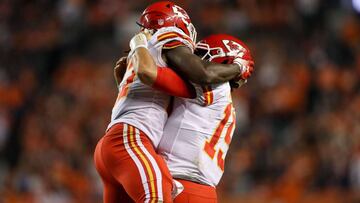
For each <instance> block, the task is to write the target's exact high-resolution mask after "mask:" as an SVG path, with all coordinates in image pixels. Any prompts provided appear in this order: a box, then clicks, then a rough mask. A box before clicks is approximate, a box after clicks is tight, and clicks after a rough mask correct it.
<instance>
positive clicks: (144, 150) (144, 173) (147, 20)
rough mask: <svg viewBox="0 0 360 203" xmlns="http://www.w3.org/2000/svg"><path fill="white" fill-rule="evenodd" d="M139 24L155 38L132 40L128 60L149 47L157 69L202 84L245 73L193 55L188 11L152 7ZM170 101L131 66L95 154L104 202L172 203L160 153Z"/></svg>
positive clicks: (236, 66)
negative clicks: (169, 70) (169, 68)
mask: <svg viewBox="0 0 360 203" xmlns="http://www.w3.org/2000/svg"><path fill="white" fill-rule="evenodd" d="M139 24H140V25H141V26H142V27H143V29H147V30H150V31H151V32H152V33H153V36H152V37H151V39H150V40H149V41H148V42H147V43H146V45H145V44H142V43H138V42H139V40H137V39H136V37H135V38H133V40H132V41H131V42H130V45H131V48H132V51H131V52H130V53H129V57H132V56H133V55H134V52H137V51H136V50H137V49H140V48H145V47H146V48H147V49H148V51H149V52H150V54H151V56H152V58H154V60H155V63H156V65H157V66H167V65H169V66H171V67H172V68H174V70H176V72H178V73H179V74H181V75H182V76H183V77H185V78H187V79H189V80H190V81H191V82H193V83H195V84H201V85H207V84H213V83H220V82H226V81H228V80H231V79H233V78H234V77H237V76H239V75H240V74H241V73H242V67H243V66H242V65H239V64H236V63H234V64H228V65H222V64H217V63H210V62H203V61H202V60H201V59H200V58H199V57H197V56H196V55H194V54H193V49H194V41H195V37H196V31H195V29H194V26H193V25H192V24H191V21H190V18H189V17H188V15H187V14H186V12H185V11H184V10H183V9H182V8H180V7H179V6H177V5H175V4H174V3H172V2H168V1H164V2H157V3H154V4H152V5H150V6H149V7H147V8H146V9H145V11H144V12H143V14H142V16H141V18H140V23H139ZM135 55H137V53H135ZM169 101H170V96H169V95H167V94H165V93H163V92H161V91H157V90H155V89H154V88H152V87H149V86H148V85H145V84H143V83H142V82H141V81H140V80H139V78H138V77H137V75H136V70H135V68H134V65H133V63H132V62H130V63H128V66H127V69H126V72H125V75H124V78H123V80H122V82H121V83H120V85H119V94H118V98H117V100H116V102H115V105H114V107H113V110H112V115H111V122H110V124H109V126H108V128H107V131H106V133H105V136H104V137H102V138H101V140H100V141H99V142H98V144H97V146H96V149H95V154H94V161H95V166H96V169H97V171H98V172H99V174H100V176H101V178H102V181H103V183H104V202H105V203H112V202H134V201H135V202H172V196H171V192H172V190H173V188H174V187H173V181H172V177H171V175H170V173H169V170H168V168H167V166H166V164H165V162H164V160H163V159H162V157H161V156H159V155H158V154H156V152H155V148H156V147H157V146H158V144H159V142H160V139H161V136H162V134H163V128H164V125H165V122H166V120H167V117H168V115H167V111H166V110H167V107H168V105H169Z"/></svg>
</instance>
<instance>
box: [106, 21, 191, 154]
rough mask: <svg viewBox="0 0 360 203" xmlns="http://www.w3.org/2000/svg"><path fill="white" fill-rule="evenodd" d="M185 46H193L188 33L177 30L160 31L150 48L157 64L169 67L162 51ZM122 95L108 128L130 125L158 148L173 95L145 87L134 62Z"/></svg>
mask: <svg viewBox="0 0 360 203" xmlns="http://www.w3.org/2000/svg"><path fill="white" fill-rule="evenodd" d="M180 45H185V46H187V47H189V48H190V49H191V50H193V48H194V44H193V42H192V41H191V39H190V38H188V37H187V36H186V34H185V33H184V32H183V31H182V30H180V29H178V28H176V27H166V28H161V29H159V30H158V31H157V32H156V33H154V35H153V36H152V38H151V39H150V40H149V42H148V49H149V52H150V54H151V55H152V56H153V58H154V60H155V63H156V65H158V66H160V67H164V66H167V65H166V63H165V62H164V61H163V59H162V56H161V52H162V50H163V49H170V48H173V47H176V46H180ZM118 88H119V94H118V97H117V100H116V102H115V105H114V107H113V109H112V115H111V122H110V124H109V125H108V128H107V129H109V128H111V126H113V125H114V124H116V123H120V122H123V123H127V124H130V125H133V126H135V127H136V128H138V129H140V130H142V131H143V132H144V133H145V134H146V135H147V136H148V137H149V138H150V140H151V141H152V142H153V145H154V146H155V147H156V146H157V145H158V143H159V141H160V138H161V136H162V134H163V128H164V125H165V122H166V119H167V117H168V115H167V107H168V105H169V101H170V96H169V95H167V94H165V93H162V92H160V91H157V90H155V89H153V88H151V87H149V86H147V85H145V84H143V83H142V82H141V81H140V80H139V79H138V78H137V77H136V74H135V72H134V69H133V66H132V64H131V63H129V64H128V67H127V70H126V73H125V75H124V78H123V80H122V82H121V83H120V85H119V87H118Z"/></svg>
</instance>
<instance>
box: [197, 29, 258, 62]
mask: <svg viewBox="0 0 360 203" xmlns="http://www.w3.org/2000/svg"><path fill="white" fill-rule="evenodd" d="M195 54H196V55H198V56H199V57H201V59H203V60H207V61H212V62H216V63H223V64H229V63H233V61H234V59H235V58H241V59H243V60H247V61H253V59H252V56H251V53H250V49H249V48H248V47H247V46H246V45H245V43H244V42H242V41H241V40H239V39H237V38H236V37H233V36H231V35H226V34H215V35H210V36H208V37H206V38H204V39H203V40H201V41H200V42H198V43H197V44H196V49H195Z"/></svg>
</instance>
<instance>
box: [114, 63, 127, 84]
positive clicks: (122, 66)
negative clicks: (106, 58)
mask: <svg viewBox="0 0 360 203" xmlns="http://www.w3.org/2000/svg"><path fill="white" fill-rule="evenodd" d="M126 60H127V59H126V57H121V58H120V59H119V60H118V61H117V62H116V64H115V68H114V78H115V82H116V85H117V86H119V84H120V82H121V81H122V79H123V77H124V75H125V72H126V66H127V62H126Z"/></svg>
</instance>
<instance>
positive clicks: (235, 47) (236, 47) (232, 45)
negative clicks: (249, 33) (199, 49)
mask: <svg viewBox="0 0 360 203" xmlns="http://www.w3.org/2000/svg"><path fill="white" fill-rule="evenodd" d="M222 42H223V43H224V45H225V47H226V48H227V49H228V50H229V52H230V53H229V54H236V55H239V56H240V57H242V56H243V55H244V52H245V50H246V49H245V48H244V47H243V46H241V45H240V44H239V43H237V42H234V41H231V40H223V41H222Z"/></svg>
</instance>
